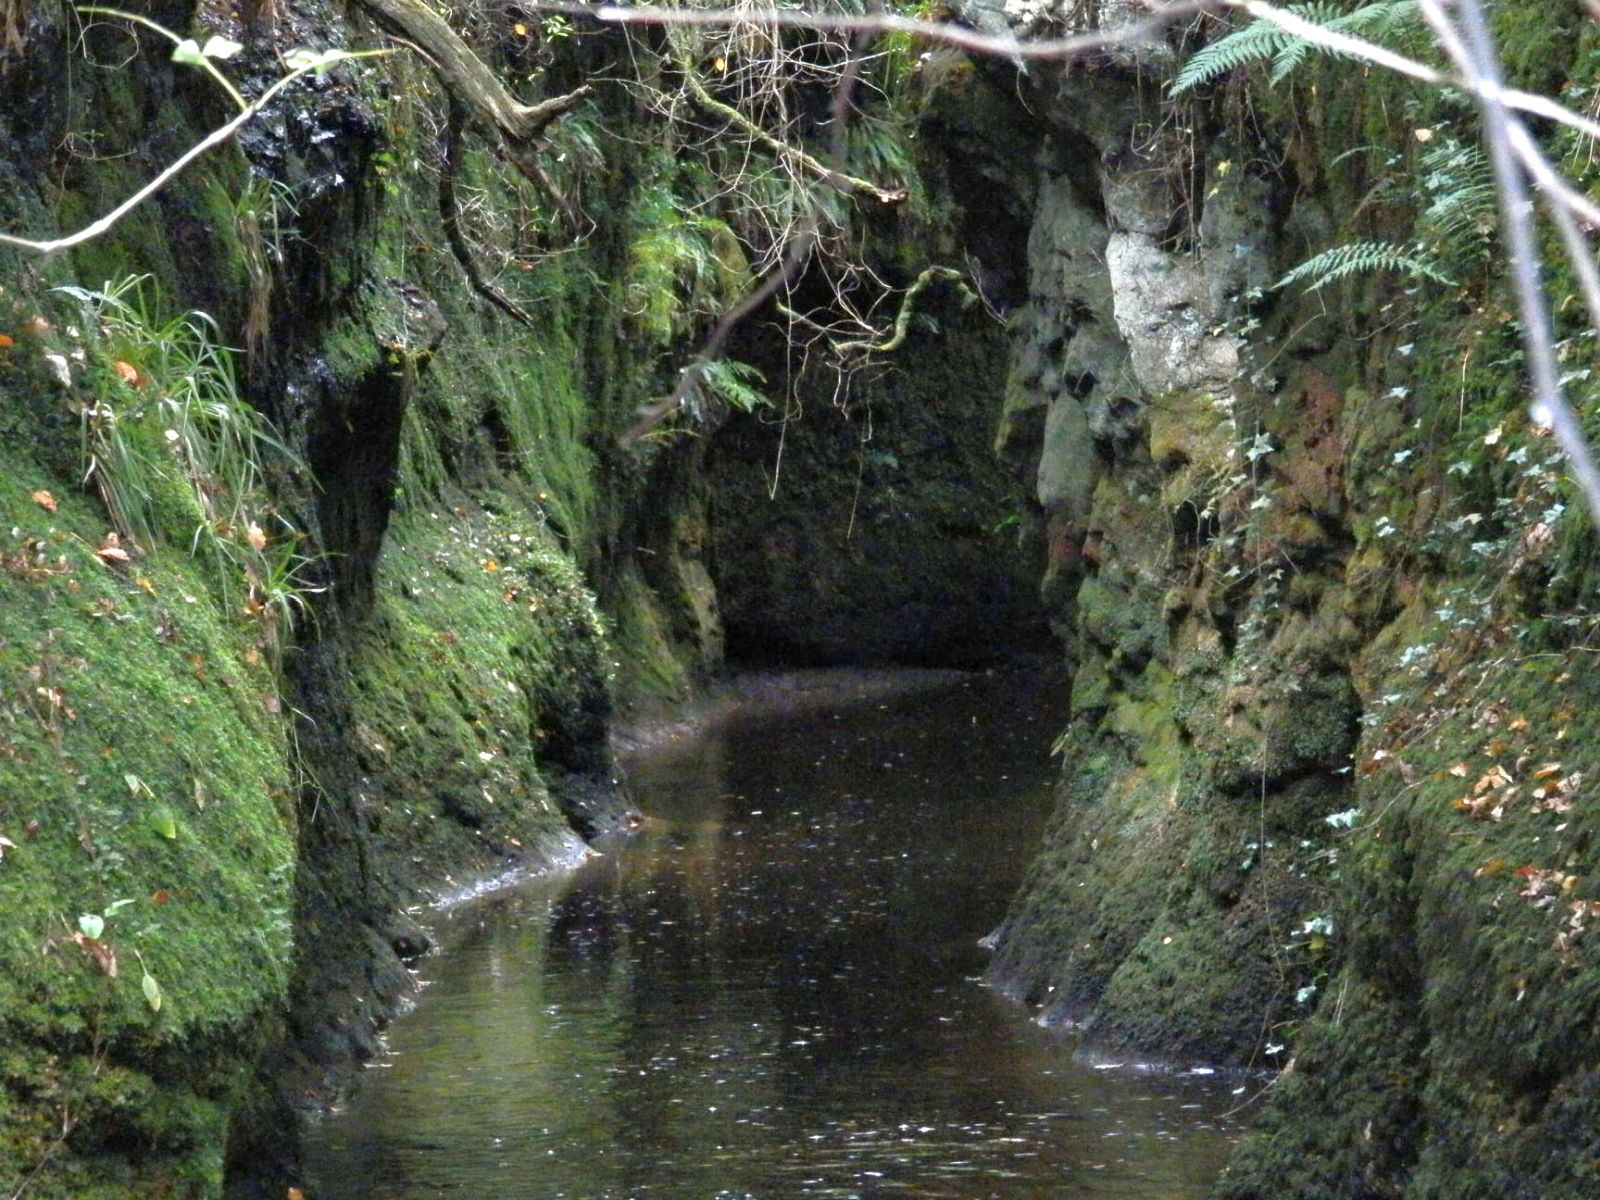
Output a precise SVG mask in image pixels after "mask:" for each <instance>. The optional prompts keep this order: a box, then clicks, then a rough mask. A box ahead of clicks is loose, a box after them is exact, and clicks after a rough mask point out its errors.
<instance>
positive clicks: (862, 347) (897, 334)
mask: <svg viewBox="0 0 1600 1200" xmlns="http://www.w3.org/2000/svg"><path fill="white" fill-rule="evenodd" d="M964 278H966V276H965V275H963V274H962V273H961V272H960V271H957V270H956V269H955V268H953V267H929V268H927V269H926V270H925V271H923V272H922V274H920V275H918V276H917V277H916V279H915V280H913V281H912V284H911V286H910V287H909V288H907V289H906V293H905V295H904V296H902V297H901V298H900V311H899V312H898V313H896V314H895V318H894V328H893V330H892V331H891V332H890V334H889V336H888V337H887V338H886V339H885V340H883V341H881V342H869V341H866V340H857V341H851V342H840V343H838V344H837V345H835V346H834V347H833V352H834V353H835V354H840V355H843V354H850V353H853V352H858V353H865V354H893V353H894V352H895V351H896V350H898V349H900V347H901V346H903V345H905V342H906V337H907V336H908V335H909V334H910V333H911V315H912V313H913V312H914V311H915V309H916V303H917V296H918V295H919V294H921V293H922V292H923V291H925V290H926V289H927V288H928V287H929V286H930V285H932V284H934V283H959V282H960V281H961V280H962V279H964ZM968 295H971V293H970V292H969V293H968Z"/></svg>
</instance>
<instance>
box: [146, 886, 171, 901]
mask: <svg viewBox="0 0 1600 1200" xmlns="http://www.w3.org/2000/svg"><path fill="white" fill-rule="evenodd" d="M171 899H172V893H171V892H169V891H167V889H166V888H157V889H156V890H155V891H153V892H151V893H150V901H151V903H153V904H165V903H166V902H167V901H168V900H171Z"/></svg>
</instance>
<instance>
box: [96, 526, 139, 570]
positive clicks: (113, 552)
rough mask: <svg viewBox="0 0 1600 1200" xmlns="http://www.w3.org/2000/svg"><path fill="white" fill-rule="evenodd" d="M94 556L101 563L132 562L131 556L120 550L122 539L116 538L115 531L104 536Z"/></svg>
mask: <svg viewBox="0 0 1600 1200" xmlns="http://www.w3.org/2000/svg"><path fill="white" fill-rule="evenodd" d="M94 555H95V557H96V558H98V559H99V560H100V561H101V562H107V563H112V562H132V561H133V555H131V554H129V553H128V552H127V551H126V550H124V549H123V548H122V539H121V538H120V537H118V536H117V534H116V532H115V531H113V532H111V533H108V534H106V536H105V538H104V539H103V540H102V541H101V542H100V545H99V546H98V547H97V548H96V550H95V552H94Z"/></svg>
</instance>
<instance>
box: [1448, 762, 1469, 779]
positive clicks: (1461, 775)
mask: <svg viewBox="0 0 1600 1200" xmlns="http://www.w3.org/2000/svg"><path fill="white" fill-rule="evenodd" d="M1450 774H1452V775H1454V776H1455V777H1456V778H1457V779H1465V778H1466V777H1467V764H1466V763H1464V762H1458V763H1457V764H1456V765H1455V766H1453V767H1451V768H1450Z"/></svg>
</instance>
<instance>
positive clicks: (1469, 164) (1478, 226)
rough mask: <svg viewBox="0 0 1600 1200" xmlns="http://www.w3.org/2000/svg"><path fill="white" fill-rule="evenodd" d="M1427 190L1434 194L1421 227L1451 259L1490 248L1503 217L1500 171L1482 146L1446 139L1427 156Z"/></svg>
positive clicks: (1424, 167) (1424, 165) (1424, 177)
mask: <svg viewBox="0 0 1600 1200" xmlns="http://www.w3.org/2000/svg"><path fill="white" fill-rule="evenodd" d="M1419 166H1420V167H1421V170H1422V189H1423V191H1425V192H1427V193H1428V195H1429V196H1430V197H1431V200H1430V201H1429V203H1428V207H1427V208H1425V209H1423V210H1422V215H1421V216H1420V217H1419V218H1418V220H1417V227H1418V229H1419V230H1420V231H1422V232H1423V233H1424V234H1426V235H1427V236H1428V237H1429V238H1430V239H1431V240H1433V241H1435V242H1436V243H1438V244H1439V245H1440V247H1441V248H1442V255H1441V256H1442V257H1446V258H1448V259H1450V260H1451V261H1453V260H1455V259H1456V258H1460V257H1466V258H1471V257H1476V256H1477V255H1478V254H1481V253H1482V251H1483V250H1484V249H1486V248H1487V244H1488V240H1489V238H1490V237H1491V236H1492V235H1493V233H1494V230H1495V227H1496V225H1497V223H1498V221H1499V207H1498V195H1497V193H1496V191H1495V185H1494V169H1493V168H1492V167H1491V166H1490V165H1489V158H1488V155H1486V154H1484V152H1483V150H1482V148H1481V147H1479V146H1476V145H1472V144H1463V143H1462V142H1459V141H1457V140H1456V139H1455V138H1453V137H1445V138H1441V139H1440V140H1439V141H1438V142H1437V143H1436V144H1435V145H1433V146H1430V147H1429V148H1428V150H1427V152H1426V153H1424V154H1423V155H1422V159H1421V162H1420V163H1419Z"/></svg>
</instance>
